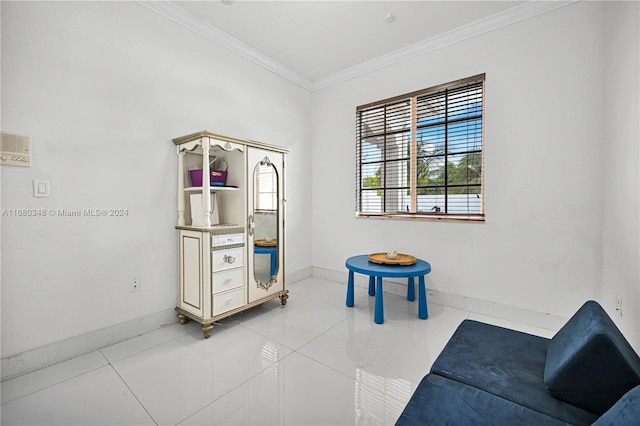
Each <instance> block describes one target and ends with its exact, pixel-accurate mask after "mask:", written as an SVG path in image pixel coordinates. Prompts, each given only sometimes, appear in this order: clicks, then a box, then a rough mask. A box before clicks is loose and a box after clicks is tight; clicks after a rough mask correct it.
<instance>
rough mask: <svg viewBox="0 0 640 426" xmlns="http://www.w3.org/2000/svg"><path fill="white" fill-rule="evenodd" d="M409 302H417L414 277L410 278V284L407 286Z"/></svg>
mask: <svg viewBox="0 0 640 426" xmlns="http://www.w3.org/2000/svg"><path fill="white" fill-rule="evenodd" d="M407 300H408V301H410V302H413V301H414V300H416V283H415V281H414V280H413V277H409V283H408V284H407Z"/></svg>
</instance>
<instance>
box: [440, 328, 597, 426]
mask: <svg viewBox="0 0 640 426" xmlns="http://www.w3.org/2000/svg"><path fill="white" fill-rule="evenodd" d="M548 344H549V339H545V338H543V337H538V336H533V335H531V334H526V333H521V332H518V331H515V330H510V329H507V328H502V327H497V326H493V325H489V324H485V323H481V322H477V321H471V320H465V321H463V322H462V323H461V324H460V326H459V327H458V329H457V330H456V332H455V333H454V334H453V336H452V337H451V339H450V340H449V342H448V343H447V344H446V346H445V348H444V349H443V350H442V352H441V353H440V355H439V356H438V358H437V359H436V361H435V362H434V364H433V366H432V367H431V372H432V373H435V374H439V375H441V376H444V377H447V378H449V379H452V380H456V381H459V382H461V383H465V384H467V385H470V386H474V387H476V388H478V389H481V390H483V391H485V392H489V393H491V394H494V395H497V396H499V397H502V398H504V399H507V400H509V401H512V402H514V403H516V404H519V405H523V406H524V407H527V408H529V409H531V410H534V411H538V412H540V413H543V414H546V415H548V416H551V417H554V418H557V419H560V420H562V421H565V422H567V423H572V424H585V425H586V424H591V423H592V422H594V421H595V420H596V419H597V418H598V416H597V415H595V414H593V413H591V412H588V411H586V410H583V409H582V408H579V407H576V406H574V405H571V404H568V403H566V402H564V401H561V400H559V399H557V398H555V397H553V396H552V395H551V394H549V392H547V389H546V387H545V385H544V381H543V375H544V364H545V359H546V355H547V345H548Z"/></svg>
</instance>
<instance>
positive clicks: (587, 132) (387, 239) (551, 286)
mask: <svg viewBox="0 0 640 426" xmlns="http://www.w3.org/2000/svg"><path fill="white" fill-rule="evenodd" d="M602 12H603V4H602V3H592V2H580V3H577V4H573V5H571V6H567V7H563V8H560V9H558V10H555V11H553V12H549V13H546V14H543V15H540V16H537V17H535V18H532V19H529V20H526V21H523V22H521V23H518V24H515V25H511V26H508V27H505V28H503V29H500V30H496V31H493V32H490V33H487V34H484V35H481V36H479V37H475V38H473V39H470V40H466V41H464V42H460V43H457V44H454V45H451V46H448V47H445V48H442V49H440V50H436V51H433V52H430V53H428V54H425V55H423V56H420V57H417V58H414V59H412V60H409V61H406V62H403V63H400V64H396V65H393V66H390V67H387V68H385V69H382V70H379V71H377V72H373V73H370V74H367V75H364V76H361V77H358V78H355V79H353V80H350V81H348V82H345V83H343V84H340V85H338V86H334V87H331V88H328V89H325V90H322V91H320V92H317V93H314V95H313V124H312V126H313V141H314V143H313V151H312V153H313V172H312V174H313V179H312V181H313V212H314V216H313V218H314V219H313V239H312V241H313V265H314V267H320V268H326V269H329V270H334V271H343V270H344V260H345V259H346V258H347V257H348V256H351V255H354V254H362V253H372V252H378V251H382V252H386V251H388V250H390V249H396V250H398V251H399V252H404V253H412V254H414V255H416V256H418V257H421V258H423V259H426V260H428V261H429V262H431V265H432V268H433V269H432V272H431V274H430V275H428V277H427V287H428V288H431V289H436V290H439V291H442V292H448V293H453V294H457V295H462V296H466V297H473V298H478V299H484V300H491V301H496V302H499V303H503V304H507V305H513V306H518V307H522V308H528V309H532V310H534V311H541V312H549V313H553V314H557V315H561V316H565V317H566V316H570V315H571V314H573V313H574V312H575V310H576V309H577V308H578V307H579V306H581V304H582V303H584V301H585V300H587V299H589V298H593V297H595V294H596V289H597V288H599V287H600V282H601V278H602V271H603V269H602V268H603V266H602V264H603V255H602V252H603V249H602V227H603V197H602V193H603V180H604V179H603V176H604V169H603V163H602V160H601V158H602V156H603V153H604V144H603V143H602V136H603V132H604V129H603V119H602V113H603V111H602V108H599V107H598V106H599V105H601V104H602V102H603V62H602V61H603V22H602ZM479 73H486V75H487V77H486V163H485V164H486V167H485V170H486V187H485V194H486V198H485V199H486V222H485V223H460V222H445V221H411V220H380V219H364V218H360V219H356V218H355V215H354V211H355V176H356V173H355V135H354V130H355V125H354V123H355V109H356V106H358V105H361V104H365V103H369V102H373V101H376V100H380V99H384V98H387V97H391V96H394V95H399V94H402V93H407V92H410V91H414V90H419V89H423V88H427V87H431V86H434V85H437V84H440V83H446V82H449V81H452V80H456V79H459V78H464V77H469V76H472V75H475V74H479ZM633 196H634V197H635V196H637V192H636V193H635V194H634V195H633ZM345 277H346V272H345ZM345 279H346V278H345Z"/></svg>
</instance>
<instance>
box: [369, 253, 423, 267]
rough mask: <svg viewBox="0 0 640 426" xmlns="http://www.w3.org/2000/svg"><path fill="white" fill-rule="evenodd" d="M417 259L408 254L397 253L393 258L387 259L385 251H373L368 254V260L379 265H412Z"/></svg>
mask: <svg viewBox="0 0 640 426" xmlns="http://www.w3.org/2000/svg"><path fill="white" fill-rule="evenodd" d="M416 261H417V259H416V257H415V256H411V255H410V254H402V253H398V254H397V255H396V258H395V259H389V257H387V253H373V254H370V255H369V262H373V263H379V264H381V265H404V266H407V265H413V264H414V263H416Z"/></svg>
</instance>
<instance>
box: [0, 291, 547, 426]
mask: <svg viewBox="0 0 640 426" xmlns="http://www.w3.org/2000/svg"><path fill="white" fill-rule="evenodd" d="M289 290H290V292H291V293H290V297H289V301H288V304H287V306H286V307H285V308H284V309H281V308H280V305H279V301H278V300H274V301H272V302H269V303H267V304H265V305H262V306H260V307H256V308H254V309H252V310H249V311H247V312H244V313H242V314H238V315H235V316H233V317H230V318H228V319H226V320H224V321H221V323H220V324H219V325H216V326H215V327H214V329H213V335H212V336H211V338H210V339H204V338H203V337H202V333H201V331H200V328H199V325H198V324H196V323H193V322H189V323H188V324H186V325H184V326H181V325H180V324H178V323H176V324H173V325H170V326H167V327H164V328H162V329H159V330H156V331H153V332H151V333H147V334H145V335H142V336H139V337H136V338H133V339H130V340H127V341H124V342H121V343H118V344H116V345H112V346H109V347H106V348H103V349H101V350H99V351H95V352H92V353H89V354H86V355H84V356H80V357H77V358H74V359H72V360H69V361H65V362H62V363H60V364H57V365H54V366H51V367H48V368H45V369H42V370H39V371H35V372H33V373H29V374H26V375H23V376H20V377H17V378H14V379H11V380H8V381H6V382H4V383H2V406H1V410H2V414H1V416H2V417H1V419H2V425H6V426H8V425H89V424H91V425H99V424H102V425H154V424H155V425H177V424H179V425H228V424H255V425H271V424H273V425H306V424H316V425H350V424H359V425H360V424H366V425H369V424H379V425H389V424H394V423H395V421H396V419H397V418H398V416H399V415H400V413H401V412H402V409H403V408H404V406H405V404H406V403H407V402H408V400H409V398H410V397H411V394H412V393H413V391H414V390H415V388H416V386H417V385H418V383H419V382H420V380H421V379H422V377H423V376H424V375H425V374H426V373H427V372H428V371H429V369H430V368H431V364H432V363H433V361H434V360H435V358H436V357H437V356H438V354H439V353H440V351H441V350H442V348H443V347H444V345H445V343H446V342H447V340H448V339H449V337H451V335H452V334H453V332H454V331H455V329H456V327H457V326H458V325H459V324H460V322H461V321H462V320H464V319H465V318H471V319H476V320H479V321H484V322H489V323H494V324H496V325H501V326H507V327H510V328H514V329H518V330H520V331H524V332H527V333H531V334H536V335H541V336H545V337H551V336H552V335H553V334H554V333H555V331H556V330H551V329H549V328H540V327H537V326H533V325H526V324H521V323H518V322H513V321H509V320H508V319H505V317H502V318H501V315H500V313H499V312H497V313H496V316H488V315H486V314H478V313H474V312H471V311H468V310H461V309H455V308H451V307H446V306H442V305H437V304H434V303H429V305H428V307H429V319H427V320H420V319H419V318H418V317H417V306H416V303H417V302H408V301H407V300H406V298H404V297H400V296H396V295H393V294H385V297H384V306H385V323H384V324H381V325H378V324H375V323H374V322H373V302H374V298H373V297H369V296H368V294H367V291H366V289H364V288H360V287H356V293H355V307H354V308H347V307H346V306H345V295H346V285H345V284H344V283H336V282H332V281H325V280H320V279H317V278H309V279H306V280H304V281H300V282H297V283H294V284H291V285H290V286H289Z"/></svg>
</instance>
